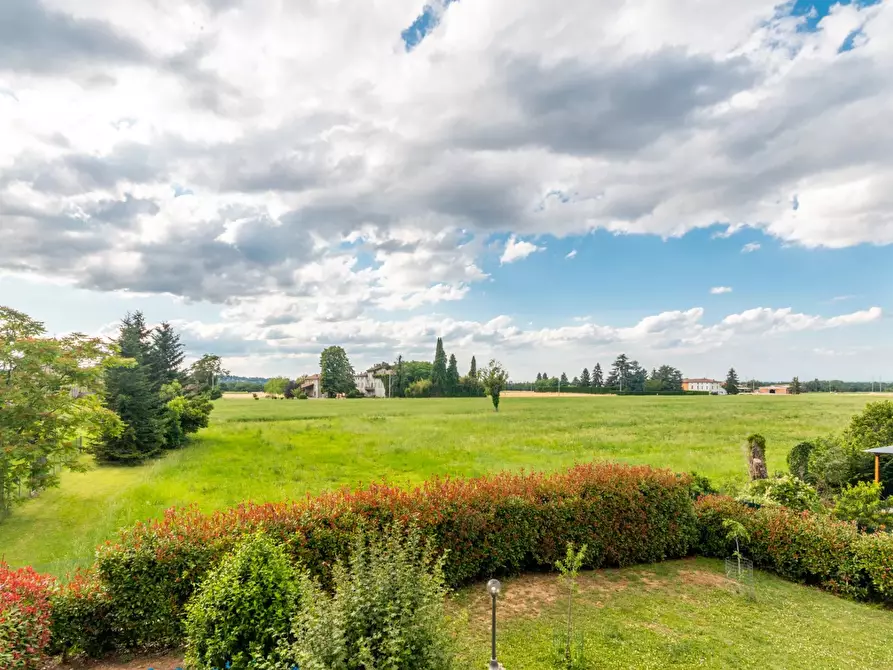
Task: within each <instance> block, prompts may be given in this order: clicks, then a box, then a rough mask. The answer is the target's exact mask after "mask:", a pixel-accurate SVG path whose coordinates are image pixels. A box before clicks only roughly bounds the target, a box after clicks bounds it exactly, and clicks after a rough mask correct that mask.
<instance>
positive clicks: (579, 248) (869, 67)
mask: <svg viewBox="0 0 893 670" xmlns="http://www.w3.org/2000/svg"><path fill="white" fill-rule="evenodd" d="M891 34H893V0H882V1H881V2H869V1H863V2H845V3H840V4H838V3H832V2H828V1H827V0H821V1H819V0H815V1H813V2H808V1H804V0H797V1H796V2H788V3H784V4H778V3H777V2H773V1H768V2H766V1H764V0H748V1H747V2H728V1H727V0H674V1H672V2H671V1H669V0H627V1H626V2H622V3H619V2H607V1H602V0H565V2H562V3H561V5H560V11H556V9H555V7H554V6H553V5H550V4H549V3H543V2H542V1H541V0H461V1H459V0H452V1H451V0H434V1H433V2H432V3H430V4H425V3H424V0H387V1H385V0H371V1H369V2H362V3H358V2H350V3H348V2H345V1H344V0H305V1H302V2H285V1H284V0H262V1H254V2H249V1H248V0H3V2H0V304H4V305H7V306H10V307H13V308H15V309H18V310H21V311H24V312H27V313H29V314H30V315H31V316H33V317H35V318H37V319H39V320H41V321H43V322H44V323H45V324H46V327H47V329H48V331H49V332H50V333H52V334H62V333H66V332H71V331H80V332H86V333H90V334H99V335H103V336H108V335H111V334H113V333H114V331H115V324H116V322H117V321H118V320H119V319H120V318H121V316H123V314H124V313H126V312H127V311H129V310H136V309H141V310H143V311H144V313H145V315H146V317H147V319H148V321H149V322H150V323H157V322H161V321H170V322H172V323H173V324H174V325H175V326H176V327H177V328H178V329H179V330H180V331H181V333H182V336H183V340H184V342H185V343H186V345H187V347H188V351H189V353H190V355H191V356H193V357H197V356H199V355H201V354H202V353H206V352H212V353H217V354H219V355H221V356H223V357H224V360H225V363H226V366H227V367H228V368H229V369H230V370H231V371H232V372H233V373H235V374H240V375H263V376H272V375H286V376H297V375H299V374H304V373H308V372H312V371H314V370H315V369H317V368H318V360H319V353H320V351H321V350H322V349H323V348H324V347H326V346H328V345H331V344H338V345H341V346H343V347H344V348H345V349H346V350H347V353H348V355H349V356H350V358H351V361H352V363H353V364H354V366H355V367H357V368H361V369H362V368H365V367H367V366H368V365H371V364H372V363H375V362H378V361H382V360H394V359H395V358H396V357H397V355H403V356H404V357H405V358H418V359H426V360H430V359H431V358H433V352H434V344H435V340H436V338H437V337H442V338H443V340H444V344H445V347H446V349H447V351H448V352H449V353H455V354H456V356H457V358H458V360H459V366H460V369H461V370H463V371H464V370H465V369H467V367H468V364H469V362H470V358H471V356H472V355H474V356H476V358H477V361H478V365H479V367H480V366H481V365H482V364H484V363H486V361H488V360H489V359H491V358H497V359H499V360H501V361H502V362H503V363H504V364H505V366H506V367H507V369H508V370H509V372H510V374H511V376H512V378H513V379H515V380H518V381H521V380H529V379H532V378H534V377H535V376H536V374H537V373H538V372H548V373H549V374H550V375H558V374H560V373H561V372H566V373H567V374H568V376H570V377H573V376H574V375H577V374H579V373H580V371H581V370H582V369H583V368H584V367H588V368H590V369H591V368H592V367H593V366H594V365H595V364H596V363H601V365H602V367H606V366H608V365H609V364H610V362H611V360H613V358H614V357H616V355H617V354H619V353H621V352H625V353H626V354H627V355H628V356H630V357H631V358H635V359H637V360H638V361H639V362H640V363H641V364H642V365H644V366H646V367H649V368H651V367H655V366H659V365H662V364H670V365H675V366H677V367H679V368H680V369H682V371H683V373H684V374H685V375H687V376H691V377H714V378H720V379H722V378H724V376H725V373H726V371H727V370H728V368H729V367H732V366H734V367H735V368H736V369H737V370H738V372H739V374H740V375H741V376H743V377H746V378H751V377H756V378H758V379H771V380H785V379H790V378H791V377H793V376H794V375H797V376H800V377H801V378H813V377H821V378H843V379H862V380H870V379H884V380H893V342H891V337H890V336H891V333H893V328H891V326H893V322H891V315H893V302H891V296H893V291H891V289H893V272H891V259H893V124H891V123H890V110H891V109H893V40H891V39H889V36H890V35H891Z"/></svg>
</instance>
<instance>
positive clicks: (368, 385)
mask: <svg viewBox="0 0 893 670" xmlns="http://www.w3.org/2000/svg"><path fill="white" fill-rule="evenodd" d="M376 374H383V375H388V374H390V373H389V372H388V371H387V370H381V371H378V370H375V371H373V370H366V372H360V373H358V374H355V375H354V376H353V380H354V383H355V384H356V385H357V390H358V391H359V392H360V393H362V394H363V395H365V396H366V397H367V398H387V397H388V390H387V387H386V386H385V384H386V383H387V382H388V379H387V377H385V378H384V379H382V378H381V377H376V376H375V375H376Z"/></svg>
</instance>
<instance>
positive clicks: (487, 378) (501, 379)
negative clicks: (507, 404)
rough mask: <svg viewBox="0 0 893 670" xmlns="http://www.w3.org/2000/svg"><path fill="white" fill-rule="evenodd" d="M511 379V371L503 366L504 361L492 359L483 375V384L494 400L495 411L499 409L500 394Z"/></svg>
mask: <svg viewBox="0 0 893 670" xmlns="http://www.w3.org/2000/svg"><path fill="white" fill-rule="evenodd" d="M508 380H509V373H508V372H507V371H506V370H505V368H503V367H502V363H500V362H499V361H497V360H495V359H494V360H491V361H490V364H489V365H488V366H487V369H486V370H484V371H483V374H482V375H481V384H482V385H483V387H484V390H485V391H486V392H487V395H488V396H490V399H491V400H492V401H493V409H494V411H496V412H498V411H499V395H500V394H501V393H502V391H503V389H504V388H505V385H506V383H507V382H508Z"/></svg>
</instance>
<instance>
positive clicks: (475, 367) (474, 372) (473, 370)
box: [468, 356, 478, 379]
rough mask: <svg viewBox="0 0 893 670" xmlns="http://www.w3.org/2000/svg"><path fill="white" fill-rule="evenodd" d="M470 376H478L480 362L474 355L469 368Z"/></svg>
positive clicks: (474, 377)
mask: <svg viewBox="0 0 893 670" xmlns="http://www.w3.org/2000/svg"><path fill="white" fill-rule="evenodd" d="M468 377H469V378H470V379H477V378H478V362H477V360H475V357H474V356H472V357H471V367H470V368H468Z"/></svg>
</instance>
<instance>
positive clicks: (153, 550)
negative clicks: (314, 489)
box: [96, 463, 697, 647]
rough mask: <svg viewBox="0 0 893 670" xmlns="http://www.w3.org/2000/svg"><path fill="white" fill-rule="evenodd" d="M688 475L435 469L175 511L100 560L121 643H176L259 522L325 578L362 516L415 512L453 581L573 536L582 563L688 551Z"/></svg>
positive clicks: (556, 547)
mask: <svg viewBox="0 0 893 670" xmlns="http://www.w3.org/2000/svg"><path fill="white" fill-rule="evenodd" d="M690 484H691V480H690V478H689V477H688V476H687V475H681V476H680V475H676V474H674V473H672V472H670V471H667V470H654V469H652V468H650V467H647V466H638V467H631V466H624V465H618V464H607V463H606V464H586V465H578V466H575V467H573V468H571V469H569V470H566V471H563V472H557V473H554V474H550V475H544V474H541V473H534V474H527V475H519V474H508V473H503V474H497V475H491V476H487V477H481V478H478V479H457V480H454V479H435V480H431V481H428V482H426V483H424V484H423V485H421V486H420V487H418V488H416V489H413V490H411V491H406V490H403V489H400V488H396V487H390V486H384V485H373V486H370V487H369V488H367V489H364V490H356V491H349V490H347V489H344V490H341V491H337V492H330V493H324V494H322V495H320V496H317V497H315V498H307V499H306V500H304V501H301V502H294V503H277V504H272V503H271V504H264V505H257V504H251V503H246V504H243V505H240V506H238V507H235V508H232V509H230V510H224V511H218V512H215V513H213V514H210V515H204V514H201V513H200V512H199V511H198V510H197V509H196V508H194V507H191V508H181V509H172V510H168V511H167V512H166V513H165V515H164V518H163V519H161V520H154V521H150V522H148V523H139V524H136V525H135V526H133V527H131V528H129V529H127V530H125V531H123V532H122V534H121V536H120V539H119V541H118V542H117V543H115V544H112V543H107V544H106V545H104V546H101V547H100V548H99V549H98V551H97V564H96V566H97V571H98V575H99V578H100V579H101V581H102V585H103V588H104V589H105V590H106V592H107V594H108V598H109V602H110V604H111V606H112V613H111V617H112V620H113V622H114V627H115V631H116V641H117V642H118V644H119V646H125V647H126V646H147V645H171V644H177V643H180V642H182V638H183V631H182V625H181V623H180V621H181V617H182V613H183V608H184V605H185V604H186V602H187V601H188V600H189V598H190V597H191V596H192V593H193V591H194V590H195V588H196V585H197V584H198V583H199V581H200V580H201V579H202V577H203V576H204V574H205V572H206V571H207V570H208V569H209V568H210V567H213V566H214V565H215V563H216V562H217V561H218V560H219V559H220V558H221V557H222V556H223V555H225V554H226V553H227V552H228V551H230V550H231V549H232V548H233V547H234V546H235V545H236V544H237V543H238V542H239V541H240V540H241V539H242V538H244V537H245V536H246V535H249V534H251V533H253V532H255V531H256V530H257V529H258V528H261V527H262V528H264V529H265V531H266V532H267V533H268V534H269V535H270V536H271V537H273V538H274V539H276V540H277V541H279V542H280V543H282V544H283V546H284V547H285V549H286V551H287V552H288V553H289V554H290V555H291V556H292V558H293V559H295V560H296V561H297V562H299V563H300V564H302V565H304V566H306V568H307V569H308V570H309V571H310V572H311V573H312V574H313V575H314V576H315V577H318V578H322V579H323V580H324V581H326V582H328V581H329V580H330V579H331V566H332V565H334V563H335V562H336V560H337V559H338V557H341V556H344V555H345V554H346V550H347V548H348V547H349V545H350V541H351V537H352V535H353V533H354V531H355V530H356V529H357V528H358V527H359V526H360V525H361V524H365V525H366V526H368V527H369V528H371V529H376V528H383V527H386V526H388V525H390V524H391V523H392V522H394V521H401V522H406V521H410V520H412V521H414V522H415V523H416V524H417V525H418V527H419V529H420V530H421V531H422V532H423V533H424V534H425V535H426V536H428V537H431V538H432V540H433V542H434V546H435V549H436V550H437V551H438V552H439V553H441V554H445V555H446V559H445V563H444V574H445V576H446V579H447V583H449V584H450V585H458V584H461V583H464V582H467V581H470V580H473V579H477V578H482V577H483V578H486V577H490V576H492V575H493V574H495V573H517V572H520V571H522V570H526V569H533V570H536V569H543V568H548V567H549V566H552V565H553V564H554V563H555V561H556V560H557V559H558V558H560V557H561V556H562V555H563V553H564V547H565V545H566V543H567V542H574V543H576V544H580V545H582V544H586V545H588V547H589V551H588V552H587V556H586V563H585V567H587V568H597V567H602V566H619V565H630V564H635V563H649V562H655V561H660V560H663V559H666V558H675V557H682V556H686V555H687V554H688V552H689V549H690V547H691V546H692V542H693V541H694V539H695V535H696V532H697V529H696V526H695V519H694V514H693V509H692V503H691V499H690Z"/></svg>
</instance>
